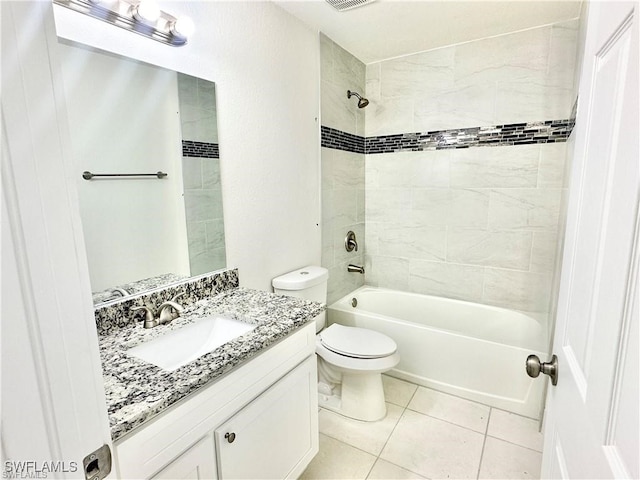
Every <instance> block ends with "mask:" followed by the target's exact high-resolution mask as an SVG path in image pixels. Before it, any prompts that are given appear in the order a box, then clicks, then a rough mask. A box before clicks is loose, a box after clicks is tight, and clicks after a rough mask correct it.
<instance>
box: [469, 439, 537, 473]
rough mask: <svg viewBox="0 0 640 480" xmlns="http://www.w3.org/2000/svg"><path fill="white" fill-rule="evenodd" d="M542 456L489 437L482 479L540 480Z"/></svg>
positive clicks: (481, 468)
mask: <svg viewBox="0 0 640 480" xmlns="http://www.w3.org/2000/svg"><path fill="white" fill-rule="evenodd" d="M541 463H542V454H541V453H540V452H536V451H534V450H530V449H528V448H524V447H520V446H518V445H514V444H512V443H508V442H504V441H502V440H498V439H497V438H491V437H487V441H486V443H485V446H484V453H483V455H482V465H481V467H480V476H479V478H480V479H492V478H497V479H505V478H508V479H509V480H516V479H538V478H540V465H541Z"/></svg>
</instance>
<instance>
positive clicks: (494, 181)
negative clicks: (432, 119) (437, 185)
mask: <svg viewBox="0 0 640 480" xmlns="http://www.w3.org/2000/svg"><path fill="white" fill-rule="evenodd" d="M539 156H540V146H538V145H518V146H504V147H493V148H492V147H487V148H464V149H456V150H454V151H453V153H452V155H451V186H452V187H475V188H477V187H480V188H482V187H501V188H509V187H535V186H536V184H537V177H538V163H539Z"/></svg>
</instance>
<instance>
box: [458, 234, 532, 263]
mask: <svg viewBox="0 0 640 480" xmlns="http://www.w3.org/2000/svg"><path fill="white" fill-rule="evenodd" d="M532 239H533V236H532V233H531V232H522V231H504V230H502V231H490V230H486V229H482V230H478V229H474V228H459V227H454V228H449V231H448V235H447V261H449V262H453V263H461V264H467V265H483V266H488V267H502V268H512V269H518V270H528V269H529V263H530V258H531V244H532Z"/></svg>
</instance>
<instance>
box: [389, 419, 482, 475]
mask: <svg viewBox="0 0 640 480" xmlns="http://www.w3.org/2000/svg"><path fill="white" fill-rule="evenodd" d="M483 441H484V435H482V434H479V433H476V432H473V431H471V430H468V429H466V428H462V427H459V426H457V425H453V424H451V423H447V422H443V421H441V420H438V419H436V418H432V417H429V416H426V415H422V414H420V413H416V412H413V411H411V410H406V411H405V413H404V414H403V415H402V418H400V421H399V422H398V425H397V426H396V428H395V430H394V431H393V433H392V434H391V437H390V438H389V441H388V442H387V445H386V446H385V447H384V449H383V450H382V453H381V454H380V458H382V459H384V460H387V461H389V462H391V463H393V464H395V465H398V466H401V467H403V468H405V469H407V470H410V471H412V472H417V473H419V474H420V475H423V476H425V477H428V478H431V479H446V478H458V479H462V478H476V475H477V473H478V466H479V465H480V457H481V454H482V444H483Z"/></svg>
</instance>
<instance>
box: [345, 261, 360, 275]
mask: <svg viewBox="0 0 640 480" xmlns="http://www.w3.org/2000/svg"><path fill="white" fill-rule="evenodd" d="M347 272H350V273H361V274H362V275H364V267H359V266H358V265H354V264H352V263H350V264H349V266H348V267H347Z"/></svg>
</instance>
